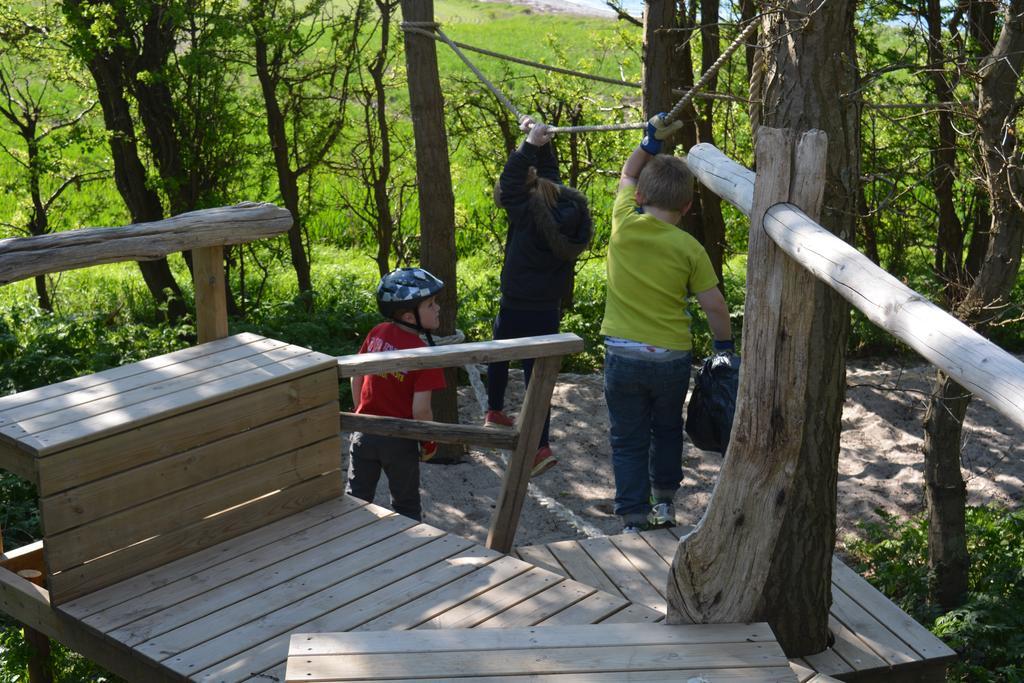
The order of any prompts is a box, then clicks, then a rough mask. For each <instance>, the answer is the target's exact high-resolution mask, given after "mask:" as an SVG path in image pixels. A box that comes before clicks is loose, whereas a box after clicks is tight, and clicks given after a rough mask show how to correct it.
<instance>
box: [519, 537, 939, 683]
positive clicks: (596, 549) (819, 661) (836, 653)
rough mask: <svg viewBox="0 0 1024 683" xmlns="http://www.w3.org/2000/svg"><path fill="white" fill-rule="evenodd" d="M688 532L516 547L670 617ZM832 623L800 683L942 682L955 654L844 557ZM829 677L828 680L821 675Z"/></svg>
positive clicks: (803, 667) (796, 664) (837, 568)
mask: <svg viewBox="0 0 1024 683" xmlns="http://www.w3.org/2000/svg"><path fill="white" fill-rule="evenodd" d="M686 531H687V529H684V528H682V527H677V528H674V529H660V530H657V531H645V532H643V533H642V534H638V535H637V534H623V535H619V536H610V537H607V538H590V539H585V540H580V541H559V542H556V543H549V544H547V545H538V546H525V547H520V548H516V550H515V555H516V556H518V557H520V558H522V559H524V560H526V561H528V562H531V563H533V564H535V565H537V566H538V567H544V568H545V569H548V570H550V571H552V572H555V573H558V574H561V575H562V576H565V577H568V578H573V579H576V580H578V581H581V582H583V583H586V584H588V585H591V586H594V587H595V588H600V589H601V590H604V591H606V592H608V593H610V594H612V595H617V596H619V597H621V598H623V599H626V600H630V601H631V602H633V603H634V604H640V605H646V606H648V607H650V608H652V609H654V610H656V611H657V612H658V613H659V615H660V616H661V617H662V618H663V617H664V614H665V590H666V588H667V583H668V573H669V568H670V566H671V564H672V558H673V556H674V555H675V551H676V546H677V545H678V543H679V538H680V536H681V535H682V534H683V533H685V532H686ZM829 626H830V628H831V630H832V633H833V635H834V636H835V643H834V644H833V645H832V646H831V647H829V648H828V649H826V650H825V651H823V652H820V653H818V654H814V655H809V656H807V657H802V658H797V659H794V660H793V661H792V662H791V665H792V668H793V670H794V671H795V672H796V673H797V675H798V677H799V680H800V681H801V683H804V682H805V681H807V682H810V681H812V680H814V681H822V680H826V679H827V678H828V677H835V678H838V679H840V680H871V681H908V680H914V681H918V680H919V681H933V680H935V681H941V680H944V673H943V672H944V671H945V668H946V665H947V664H948V663H949V662H950V661H952V660H954V659H955V658H956V653H955V652H954V651H953V650H951V649H950V648H949V647H948V646H946V644H945V643H943V642H942V641H941V640H939V639H938V638H936V637H935V636H934V635H932V634H931V633H930V632H929V631H928V630H927V629H926V628H924V627H923V626H921V625H920V624H918V623H917V622H916V621H914V620H913V619H912V618H911V617H910V616H909V615H908V614H907V613H906V612H904V611H903V610H901V609H900V608H899V607H897V606H896V605H895V604H893V603H892V602H891V601H890V600H889V599H888V598H886V597H885V596H884V595H882V594H881V593H879V592H878V591H877V590H875V589H874V588H873V587H872V586H871V585H870V584H869V583H868V582H867V581H865V580H864V579H863V578H862V577H860V576H859V575H858V574H857V573H856V572H854V571H853V570H851V569H850V568H849V567H847V566H846V565H845V564H843V563H842V562H841V561H840V560H839V559H837V558H833V561H832V608H831V611H830V614H829ZM815 676H823V677H824V678H815Z"/></svg>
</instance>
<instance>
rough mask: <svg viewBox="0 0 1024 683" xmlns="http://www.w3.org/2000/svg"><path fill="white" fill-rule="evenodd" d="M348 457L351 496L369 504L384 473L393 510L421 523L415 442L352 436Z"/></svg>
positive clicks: (360, 435)
mask: <svg viewBox="0 0 1024 683" xmlns="http://www.w3.org/2000/svg"><path fill="white" fill-rule="evenodd" d="M351 454H352V478H351V479H349V481H348V492H349V493H350V494H351V495H353V496H355V497H356V498H361V499H363V500H365V501H366V502H368V503H372V502H373V496H374V494H375V493H376V492H377V482H379V481H380V473H381V471H383V472H384V474H385V475H387V478H388V489H389V490H390V491H391V507H392V509H394V511H395V512H397V513H398V514H400V515H405V516H406V517H411V518H412V519H415V520H416V521H422V519H423V517H422V512H421V510H420V452H419V446H418V445H417V443H416V442H415V441H413V440H411V439H397V438H395V437H393V436H377V435H375V434H363V433H361V432H355V433H354V434H352V450H351Z"/></svg>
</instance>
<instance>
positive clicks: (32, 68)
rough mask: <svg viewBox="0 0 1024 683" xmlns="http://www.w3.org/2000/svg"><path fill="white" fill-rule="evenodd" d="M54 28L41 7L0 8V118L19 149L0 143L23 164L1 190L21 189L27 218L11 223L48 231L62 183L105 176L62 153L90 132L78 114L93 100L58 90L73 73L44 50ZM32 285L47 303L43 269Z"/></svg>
mask: <svg viewBox="0 0 1024 683" xmlns="http://www.w3.org/2000/svg"><path fill="white" fill-rule="evenodd" d="M59 34H60V18H59V16H57V15H55V14H54V13H53V12H52V10H50V9H49V8H46V7H43V8H41V9H39V10H37V11H36V12H33V15H32V16H19V15H17V14H15V13H14V12H13V10H12V8H7V9H6V10H2V11H0V117H2V119H4V120H6V122H7V123H8V124H9V125H10V126H11V128H13V129H14V131H15V133H16V135H17V137H18V139H19V143H20V148H17V149H16V148H15V147H14V146H10V145H7V144H2V145H0V147H2V149H3V151H4V152H5V153H6V154H7V155H8V156H9V157H10V158H11V159H12V160H13V161H14V163H15V165H16V166H17V167H19V168H20V169H21V170H22V171H23V174H22V175H21V177H18V178H11V179H9V180H8V184H7V186H6V187H5V190H6V191H7V192H10V193H13V194H16V195H21V194H23V193H24V194H26V195H27V196H28V198H29V206H28V207H27V214H28V216H27V218H26V219H25V220H24V222H23V223H22V224H18V225H12V226H11V227H12V228H14V229H15V230H18V231H24V232H25V233H27V234H29V235H45V234H47V233H49V232H51V230H52V226H51V217H52V214H53V210H54V207H55V205H56V204H57V202H58V201H59V200H60V198H61V196H62V195H63V194H64V193H65V192H66V191H67V190H69V189H71V188H75V187H81V185H82V184H83V183H86V182H90V181H93V180H99V179H101V178H104V177H107V175H108V172H107V171H106V170H104V169H98V170H92V171H89V170H86V169H85V168H83V167H82V165H81V164H78V163H76V161H75V159H74V158H73V155H71V154H68V153H66V152H65V150H67V149H68V147H71V146H73V145H75V144H76V143H78V142H81V141H84V140H86V139H87V138H88V137H89V135H90V134H91V131H90V130H89V127H88V124H86V123H84V121H85V120H86V119H87V118H88V117H89V115H90V114H91V113H92V111H93V110H94V109H95V107H96V102H95V101H89V100H79V99H65V98H62V97H61V91H62V90H64V89H65V88H66V87H68V86H69V85H72V83H73V76H72V75H71V74H70V73H69V72H68V70H67V69H65V68H62V67H65V66H67V60H61V59H56V58H54V56H53V54H52V53H53V52H54V50H55V49H59V48H58V47H57V46H56V41H54V40H53V37H54V36H56V35H59ZM35 287H36V297H37V299H38V301H39V307H40V308H42V309H45V310H52V308H53V305H52V302H51V300H50V293H49V291H48V290H47V285H46V276H44V275H38V276H36V278H35Z"/></svg>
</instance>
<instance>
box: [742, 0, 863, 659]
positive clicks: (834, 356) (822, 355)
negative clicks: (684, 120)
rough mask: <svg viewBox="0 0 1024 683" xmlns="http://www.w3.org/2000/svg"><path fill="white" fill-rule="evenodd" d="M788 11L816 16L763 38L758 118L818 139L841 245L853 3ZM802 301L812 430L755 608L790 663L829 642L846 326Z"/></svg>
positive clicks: (846, 199) (853, 138)
mask: <svg viewBox="0 0 1024 683" xmlns="http://www.w3.org/2000/svg"><path fill="white" fill-rule="evenodd" d="M790 6H791V7H793V8H794V9H797V10H801V11H803V12H807V13H810V12H816V13H817V16H816V17H815V18H814V20H813V21H812V22H811V23H810V24H809V25H808V26H806V27H802V30H801V31H799V32H798V33H796V34H790V33H789V31H790V30H796V29H797V27H798V26H800V25H801V24H802V23H803V22H804V20H803V19H799V18H796V17H793V18H792V20H791V21H789V22H780V23H776V24H775V26H774V27H773V28H774V29H775V30H776V31H778V33H774V34H773V31H772V30H771V29H768V30H765V31H764V34H765V35H766V36H767V37H766V38H765V40H764V41H763V42H764V43H765V44H768V45H771V46H772V47H771V48H769V49H768V50H767V51H766V54H765V63H766V64H771V65H773V66H774V69H770V70H769V73H770V75H769V76H768V78H767V79H766V83H765V89H764V92H763V95H762V100H763V101H764V102H765V107H764V108H765V111H764V113H763V119H762V120H763V121H764V122H765V123H766V124H767V125H772V126H778V127H781V126H786V127H788V128H794V129H796V130H806V129H813V128H818V129H821V130H824V131H825V133H826V134H827V136H828V158H827V170H826V185H825V198H826V199H825V204H824V206H823V208H822V212H821V218H820V220H819V223H820V224H821V225H822V227H824V228H825V229H827V230H829V231H830V232H832V233H834V234H835V235H837V236H839V237H840V238H842V239H844V240H846V241H848V242H849V241H852V240H853V236H854V233H855V227H856V217H857V199H858V196H859V190H860V103H859V101H858V100H857V99H856V97H855V96H854V95H853V93H855V92H857V78H858V71H857V59H856V48H855V45H854V35H855V31H854V28H853V22H854V10H855V3H854V2H852V1H849V0H840V1H837V2H830V3H826V4H825V5H823V6H820V7H818V6H817V5H816V4H815V3H811V2H806V3H805V2H794V3H792V4H791V5H790ZM776 18H778V15H776ZM823 94H826V95H827V96H826V97H823V96H822V95H823ZM806 293H807V297H806V300H805V301H803V302H800V303H799V304H798V305H800V306H801V307H803V308H805V309H806V314H807V315H810V317H811V321H810V326H809V328H810V331H809V334H808V336H807V337H804V338H802V339H800V340H798V342H797V343H799V344H802V345H804V347H805V350H806V353H807V359H806V365H805V367H804V369H803V372H805V373H806V376H807V377H808V378H810V381H808V384H807V394H806V395H805V397H804V401H803V405H804V418H803V419H804V423H805V424H808V425H813V426H814V427H813V428H812V429H809V430H807V431H806V432H805V434H804V440H803V443H802V444H801V448H800V457H799V460H798V464H797V470H796V473H795V475H794V486H793V489H792V491H791V494H790V496H789V500H788V502H787V512H786V518H785V521H784V523H783V525H782V529H781V531H780V533H779V542H778V543H777V544H776V546H775V548H774V549H773V556H772V569H771V572H770V574H769V579H768V584H767V586H766V589H765V595H764V599H763V602H762V609H763V610H764V611H765V612H766V613H768V614H771V615H772V617H771V619H770V623H771V624H772V627H773V628H774V629H776V634H777V635H778V636H779V642H780V643H782V645H783V648H784V649H785V650H786V652H787V653H788V654H790V656H796V655H797V654H809V653H811V652H817V651H819V650H822V649H824V648H825V646H826V645H827V642H828V610H829V606H830V605H831V603H832V592H831V576H832V564H831V563H832V552H833V549H834V546H835V529H836V495H837V492H836V487H837V479H838V462H839V436H840V433H841V429H842V427H841V420H842V409H843V400H844V398H845V389H846V362H845V349H846V336H847V333H848V330H849V320H850V313H849V306H848V305H847V304H846V302H845V301H843V299H842V298H841V297H840V296H839V295H838V294H837V293H836V292H834V291H833V290H831V289H830V288H829V287H828V286H827V285H825V284H823V283H821V282H818V281H817V280H814V281H813V282H809V283H808V289H807V290H806ZM794 303H795V302H794ZM801 602H804V603H805V604H803V605H801V604H800V603H801ZM807 603H810V604H807ZM808 607H810V609H809V610H808V609H807V608H808Z"/></svg>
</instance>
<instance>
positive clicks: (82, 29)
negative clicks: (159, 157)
mask: <svg viewBox="0 0 1024 683" xmlns="http://www.w3.org/2000/svg"><path fill="white" fill-rule="evenodd" d="M126 9H127V8H126V7H125V6H124V5H121V4H117V5H114V4H111V3H105V2H93V1H92V0H64V3H63V11H64V16H65V18H66V20H67V23H68V26H69V27H70V43H71V46H72V50H73V52H74V54H75V55H77V57H78V58H79V59H80V60H81V61H82V63H83V64H84V65H85V67H86V68H87V69H88V70H89V73H90V74H91V75H92V77H93V80H94V81H95V83H96V92H97V95H98V99H99V103H100V107H101V108H102V110H103V121H104V125H105V127H106V130H107V135H108V141H109V144H110V152H111V156H112V157H113V161H114V180H115V182H116V184H117V189H118V191H119V192H120V194H121V197H122V198H123V199H124V202H125V205H126V206H127V207H128V211H129V213H130V214H131V219H132V222H133V223H145V222H149V221H157V220H160V219H162V218H163V217H164V211H163V206H162V205H161V203H160V196H159V194H158V193H157V192H156V190H154V189H153V188H152V187H151V186H150V184H149V182H148V180H149V179H148V174H147V173H146V166H145V164H143V162H142V158H141V156H140V153H139V147H138V138H137V137H136V133H135V122H134V119H133V117H132V107H131V103H130V101H129V99H128V89H129V87H130V82H129V81H130V78H129V77H128V67H129V64H130V63H131V61H132V60H133V59H134V55H133V53H132V50H131V45H132V43H131V41H130V40H128V41H126V40H125V38H126V36H133V35H134V29H133V21H134V20H136V19H137V17H130V16H129V15H128V13H127V11H126ZM150 9H151V10H153V11H156V7H155V6H150ZM139 269H140V270H141V271H142V277H143V279H144V280H145V282H146V286H147V287H148V288H149V291H150V293H151V294H152V295H153V298H154V299H155V300H156V301H157V303H158V304H160V305H163V306H166V310H167V317H168V319H170V320H179V319H181V318H182V317H184V315H185V313H186V310H185V304H184V301H183V300H182V296H181V289H180V288H179V287H178V283H177V282H175V280H174V276H173V275H172V274H171V269H170V267H169V266H168V264H167V259H166V258H162V259H157V260H153V261H140V262H139Z"/></svg>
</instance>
